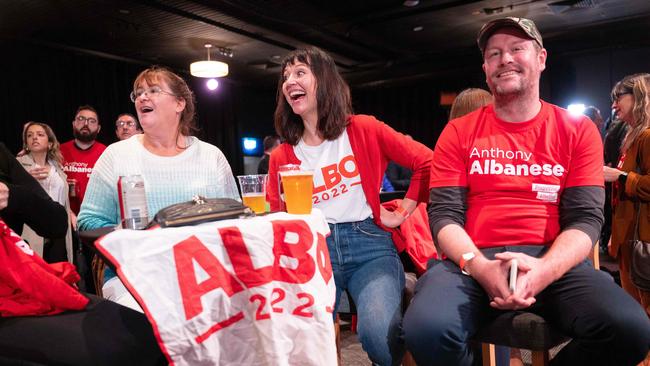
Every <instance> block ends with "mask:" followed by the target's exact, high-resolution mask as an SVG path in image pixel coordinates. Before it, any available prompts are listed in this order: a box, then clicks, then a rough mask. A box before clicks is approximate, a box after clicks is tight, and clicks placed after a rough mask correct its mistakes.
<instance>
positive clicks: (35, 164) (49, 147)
mask: <svg viewBox="0 0 650 366" xmlns="http://www.w3.org/2000/svg"><path fill="white" fill-rule="evenodd" d="M23 151H24V152H25V153H24V154H23V155H21V156H19V157H17V158H16V159H17V160H18V161H19V162H20V163H21V164H22V166H23V167H24V168H25V170H27V171H28V172H29V173H30V174H31V175H32V176H33V177H34V178H36V180H37V181H38V182H39V183H40V184H41V186H42V187H43V189H45V191H46V192H47V193H48V195H49V196H50V197H51V198H52V200H54V201H55V202H58V203H59V204H61V206H63V207H65V208H66V211H67V212H68V215H69V218H70V220H69V221H70V222H71V223H72V224H73V225H76V222H75V221H76V218H75V216H74V214H73V213H72V211H70V201H69V200H68V182H67V177H66V175H65V173H64V172H63V168H62V167H61V163H62V162H63V156H62V155H61V151H60V145H59V141H58V140H57V138H56V135H54V132H53V131H52V129H51V128H50V126H48V125H47V124H45V123H40V122H27V123H26V124H25V126H24V128H23ZM27 228H29V227H27ZM27 228H26V230H23V237H24V238H25V239H26V240H27V241H28V242H29V243H30V245H32V246H36V247H39V246H42V247H43V259H45V261H46V262H49V263H54V262H61V261H69V262H72V254H73V252H72V234H71V229H70V228H68V231H67V232H66V235H65V237H63V238H43V237H41V236H39V235H38V234H36V233H35V232H34V231H33V230H31V229H27Z"/></svg>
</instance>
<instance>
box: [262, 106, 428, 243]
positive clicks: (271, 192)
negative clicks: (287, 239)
mask: <svg viewBox="0 0 650 366" xmlns="http://www.w3.org/2000/svg"><path fill="white" fill-rule="evenodd" d="M348 120H349V124H348V126H347V127H346V130H347V132H348V137H349V138H350V145H351V146H352V153H353V154H354V158H355V160H356V161H357V166H358V168H359V174H360V175H361V186H362V188H363V193H364V194H365V196H366V200H368V204H369V205H370V208H371V209H372V216H373V217H374V221H375V223H376V224H377V225H379V226H380V227H382V228H384V229H385V230H390V229H388V228H386V227H384V226H383V225H381V220H380V217H379V187H380V186H381V179H382V177H383V175H384V172H385V171H386V166H387V165H388V162H389V161H391V160H392V161H394V162H396V163H397V164H399V165H401V166H403V167H406V168H409V169H411V171H412V172H413V176H412V177H411V185H410V186H409V189H408V191H407V192H406V196H405V197H406V198H410V199H412V200H414V201H417V202H427V201H428V199H429V171H430V167H431V159H432V157H433V151H431V149H429V148H428V147H426V146H424V145H422V144H421V143H419V142H416V141H415V140H413V139H412V138H410V137H407V136H405V135H402V134H401V133H398V132H396V131H395V130H393V129H392V128H391V127H390V126H388V125H386V124H385V123H383V122H380V121H378V120H377V119H376V118H375V117H372V116H366V115H351V116H350V117H348ZM285 164H300V160H298V157H296V154H295V153H294V152H293V146H291V145H289V144H287V143H283V144H282V145H280V146H279V147H278V148H277V149H275V150H274V151H273V153H272V154H271V160H270V162H269V178H268V179H269V181H268V182H269V183H268V187H267V188H268V192H267V197H268V200H269V203H270V205H271V210H272V211H277V210H279V209H280V199H279V195H278V177H277V173H278V167H279V166H281V165H285ZM390 231H392V230H390Z"/></svg>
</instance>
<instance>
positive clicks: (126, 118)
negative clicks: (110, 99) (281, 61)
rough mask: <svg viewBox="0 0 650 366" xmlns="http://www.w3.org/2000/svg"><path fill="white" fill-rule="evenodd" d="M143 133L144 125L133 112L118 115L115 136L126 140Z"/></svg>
mask: <svg viewBox="0 0 650 366" xmlns="http://www.w3.org/2000/svg"><path fill="white" fill-rule="evenodd" d="M139 133H142V126H140V122H138V119H137V118H135V116H134V115H132V114H131V113H122V114H120V115H119V116H117V120H116V121H115V136H117V138H118V139H119V140H120V141H122V140H126V139H128V138H129V137H131V136H133V135H137V134H139Z"/></svg>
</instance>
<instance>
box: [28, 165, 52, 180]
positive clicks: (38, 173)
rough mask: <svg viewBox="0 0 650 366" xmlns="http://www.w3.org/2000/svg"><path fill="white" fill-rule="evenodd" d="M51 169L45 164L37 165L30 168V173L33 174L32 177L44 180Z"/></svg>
mask: <svg viewBox="0 0 650 366" xmlns="http://www.w3.org/2000/svg"><path fill="white" fill-rule="evenodd" d="M49 171H50V170H49V169H48V168H46V167H44V166H40V165H36V166H34V167H33V168H32V169H30V170H29V174H31V175H32V177H34V178H36V179H37V180H43V179H45V178H47V176H48V175H49Z"/></svg>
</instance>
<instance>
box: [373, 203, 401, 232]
mask: <svg viewBox="0 0 650 366" xmlns="http://www.w3.org/2000/svg"><path fill="white" fill-rule="evenodd" d="M379 216H380V219H381V224H382V225H384V226H386V227H388V228H394V227H398V226H400V225H401V224H402V223H403V222H404V220H406V219H405V218H404V216H402V215H400V214H398V213H397V212H394V211H388V210H387V209H385V208H384V206H381V205H380V206H379Z"/></svg>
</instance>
